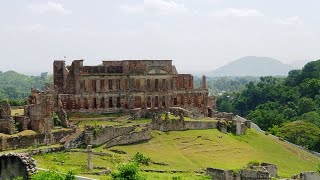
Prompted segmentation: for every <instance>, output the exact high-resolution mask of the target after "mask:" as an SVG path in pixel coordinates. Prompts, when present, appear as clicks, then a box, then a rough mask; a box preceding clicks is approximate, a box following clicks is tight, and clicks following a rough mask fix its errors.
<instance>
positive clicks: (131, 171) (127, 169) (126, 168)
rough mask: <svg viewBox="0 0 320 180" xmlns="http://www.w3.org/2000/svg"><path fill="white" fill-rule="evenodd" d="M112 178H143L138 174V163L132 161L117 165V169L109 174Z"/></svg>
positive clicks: (139, 179)
mask: <svg viewBox="0 0 320 180" xmlns="http://www.w3.org/2000/svg"><path fill="white" fill-rule="evenodd" d="M111 176H112V179H114V180H144V179H145V178H143V177H142V176H141V175H140V174H139V166H138V164H136V163H134V162H132V163H128V164H121V165H120V166H118V168H117V171H116V172H113V173H112V174H111Z"/></svg>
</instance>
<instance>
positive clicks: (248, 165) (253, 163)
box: [247, 160, 260, 167]
mask: <svg viewBox="0 0 320 180" xmlns="http://www.w3.org/2000/svg"><path fill="white" fill-rule="evenodd" d="M259 165H260V163H259V161H256V160H254V161H250V162H248V164H247V167H252V166H259Z"/></svg>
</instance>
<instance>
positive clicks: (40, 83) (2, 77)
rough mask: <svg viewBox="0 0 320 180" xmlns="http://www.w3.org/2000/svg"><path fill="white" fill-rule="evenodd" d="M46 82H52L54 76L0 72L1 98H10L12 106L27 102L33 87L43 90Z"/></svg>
mask: <svg viewBox="0 0 320 180" xmlns="http://www.w3.org/2000/svg"><path fill="white" fill-rule="evenodd" d="M46 83H52V76H48V75H47V73H42V74H41V76H26V75H23V74H19V73H17V72H14V71H7V72H0V100H1V99H2V100H4V99H5V100H8V102H9V103H10V105H12V106H21V105H25V104H26V101H25V99H26V97H28V96H29V94H30V89H31V88H36V89H40V90H43V89H44V87H45V84H46Z"/></svg>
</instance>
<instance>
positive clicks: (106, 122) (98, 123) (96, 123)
mask: <svg viewBox="0 0 320 180" xmlns="http://www.w3.org/2000/svg"><path fill="white" fill-rule="evenodd" d="M70 122H71V123H73V124H77V125H78V126H79V127H80V128H83V127H84V126H86V125H90V126H128V125H135V124H147V123H150V122H151V120H150V119H137V120H130V121H109V120H80V121H70Z"/></svg>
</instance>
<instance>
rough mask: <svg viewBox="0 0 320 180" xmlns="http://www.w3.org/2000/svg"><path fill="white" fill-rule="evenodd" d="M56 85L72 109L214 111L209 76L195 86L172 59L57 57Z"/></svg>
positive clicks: (64, 101)
mask: <svg viewBox="0 0 320 180" xmlns="http://www.w3.org/2000/svg"><path fill="white" fill-rule="evenodd" d="M53 72H54V85H56V86H57V87H58V93H59V98H60V100H61V102H62V106H63V108H64V109H65V110H66V111H68V112H117V111H121V110H129V109H149V108H150V109H162V108H169V107H182V108H184V109H187V110H191V111H193V112H198V113H201V114H204V115H208V114H211V112H212V106H213V105H214V103H213V102H212V101H213V98H210V97H208V90H207V89H206V78H205V76H203V80H202V88H200V89H195V88H194V85H193V76H192V75H191V74H178V72H177V70H176V68H175V66H174V65H173V64H172V60H122V61H103V62H102V64H100V65H97V66H85V65H84V64H83V60H74V61H73V62H72V64H71V65H70V66H67V65H66V64H65V61H54V64H53Z"/></svg>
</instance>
